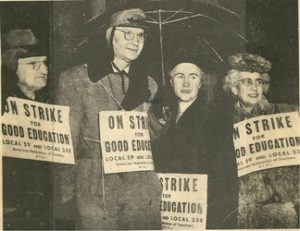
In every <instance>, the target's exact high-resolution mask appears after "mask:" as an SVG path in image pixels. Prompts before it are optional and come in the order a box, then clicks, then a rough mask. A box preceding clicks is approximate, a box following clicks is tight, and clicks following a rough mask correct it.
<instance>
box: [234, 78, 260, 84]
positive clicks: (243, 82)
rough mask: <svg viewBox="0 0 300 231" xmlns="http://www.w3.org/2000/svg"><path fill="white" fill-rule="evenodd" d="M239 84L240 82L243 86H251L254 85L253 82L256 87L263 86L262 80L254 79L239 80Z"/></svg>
mask: <svg viewBox="0 0 300 231" xmlns="http://www.w3.org/2000/svg"><path fill="white" fill-rule="evenodd" d="M239 82H241V83H242V84H243V85H245V86H251V85H253V84H254V82H255V85H257V86H262V85H263V80H262V79H255V80H254V81H253V79H250V78H245V79H240V80H239Z"/></svg>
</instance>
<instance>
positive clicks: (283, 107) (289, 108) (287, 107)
mask: <svg viewBox="0 0 300 231" xmlns="http://www.w3.org/2000/svg"><path fill="white" fill-rule="evenodd" d="M275 106H276V109H277V113H281V112H299V107H298V106H296V105H291V104H286V103H280V104H275Z"/></svg>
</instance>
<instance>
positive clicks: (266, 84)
mask: <svg viewBox="0 0 300 231" xmlns="http://www.w3.org/2000/svg"><path fill="white" fill-rule="evenodd" d="M262 79H263V92H264V94H268V93H269V89H270V83H271V79H270V75H269V74H262Z"/></svg>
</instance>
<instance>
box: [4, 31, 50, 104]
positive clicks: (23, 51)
mask: <svg viewBox="0 0 300 231" xmlns="http://www.w3.org/2000/svg"><path fill="white" fill-rule="evenodd" d="M3 43H4V44H3V47H4V52H3V53H2V62H3V64H2V67H3V72H2V73H3V78H2V83H3V85H2V91H3V93H2V95H3V96H4V97H3V98H2V102H3V103H4V104H3V105H5V100H6V98H7V97H8V96H14V97H18V98H22V99H29V100H35V101H38V102H47V101H49V96H47V95H46V93H45V91H43V90H42V89H43V88H44V87H46V85H47V78H48V67H47V56H46V52H45V49H44V48H42V47H41V45H40V43H39V40H38V39H37V38H36V37H35V35H34V34H33V32H32V31H31V30H30V29H27V30H23V29H20V30H11V31H10V32H8V33H7V34H6V35H5V36H4V40H3Z"/></svg>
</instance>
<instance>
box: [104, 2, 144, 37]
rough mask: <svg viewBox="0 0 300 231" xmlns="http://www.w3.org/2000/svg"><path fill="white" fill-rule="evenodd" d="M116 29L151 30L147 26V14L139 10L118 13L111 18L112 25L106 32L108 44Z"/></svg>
mask: <svg viewBox="0 0 300 231" xmlns="http://www.w3.org/2000/svg"><path fill="white" fill-rule="evenodd" d="M114 27H136V28H142V29H148V28H149V27H148V26H147V25H146V15H145V13H144V12H143V11H142V10H141V9H138V8H134V9H128V10H122V11H118V12H116V13H114V14H113V15H112V16H111V19H110V25H109V28H108V29H107V31H106V41H107V42H108V43H109V42H110V40H111V33H112V29H113V28H114Z"/></svg>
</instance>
